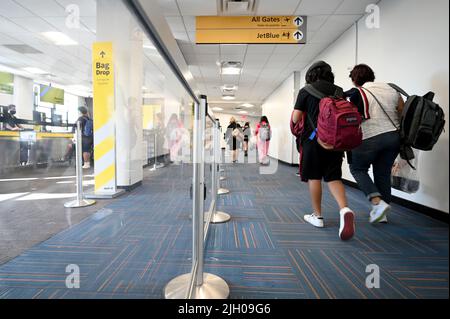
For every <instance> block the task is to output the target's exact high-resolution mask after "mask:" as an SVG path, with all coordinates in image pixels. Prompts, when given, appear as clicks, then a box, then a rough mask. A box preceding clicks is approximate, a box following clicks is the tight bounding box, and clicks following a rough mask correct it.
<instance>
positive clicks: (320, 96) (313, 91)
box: [305, 84, 327, 100]
mask: <svg viewBox="0 0 450 319" xmlns="http://www.w3.org/2000/svg"><path fill="white" fill-rule="evenodd" d="M305 90H306V92H308V93H309V94H311V95H312V96H314V97H315V98H318V99H319V100H321V99H323V98H326V97H327V95H326V94H323V93H322V92H320V91H319V90H318V89H316V88H315V87H314V86H312V85H311V84H309V85H307V86H305Z"/></svg>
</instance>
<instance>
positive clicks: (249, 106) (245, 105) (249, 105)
mask: <svg viewBox="0 0 450 319" xmlns="http://www.w3.org/2000/svg"><path fill="white" fill-rule="evenodd" d="M241 106H243V107H246V108H248V109H251V108H252V107H255V106H254V105H253V104H250V103H244V104H242V105H241Z"/></svg>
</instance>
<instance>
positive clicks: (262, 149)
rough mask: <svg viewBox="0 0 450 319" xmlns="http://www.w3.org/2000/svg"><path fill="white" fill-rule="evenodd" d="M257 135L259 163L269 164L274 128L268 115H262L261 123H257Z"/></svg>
mask: <svg viewBox="0 0 450 319" xmlns="http://www.w3.org/2000/svg"><path fill="white" fill-rule="evenodd" d="M255 135H256V137H257V144H256V145H257V148H258V157H259V163H260V164H261V165H268V164H269V157H268V154H269V146H270V139H271V138H272V129H271V127H270V124H269V120H268V119H267V116H262V117H261V120H260V121H259V123H258V124H257V125H256V130H255Z"/></svg>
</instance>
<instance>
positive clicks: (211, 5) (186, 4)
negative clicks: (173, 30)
mask: <svg viewBox="0 0 450 319" xmlns="http://www.w3.org/2000/svg"><path fill="white" fill-rule="evenodd" d="M177 3H178V6H179V8H180V11H181V14H182V15H183V16H204V15H217V2H216V1H213V0H208V1H204V0H181V1H177Z"/></svg>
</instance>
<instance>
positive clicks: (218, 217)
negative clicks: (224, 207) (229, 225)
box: [205, 212, 231, 224]
mask: <svg viewBox="0 0 450 319" xmlns="http://www.w3.org/2000/svg"><path fill="white" fill-rule="evenodd" d="M209 215H210V214H209V213H205V221H207V220H208V219H209ZM230 219H231V216H230V215H229V214H227V213H224V212H216V213H215V214H214V215H213V216H212V218H211V223H212V224H224V223H226V222H229V221H230Z"/></svg>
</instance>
